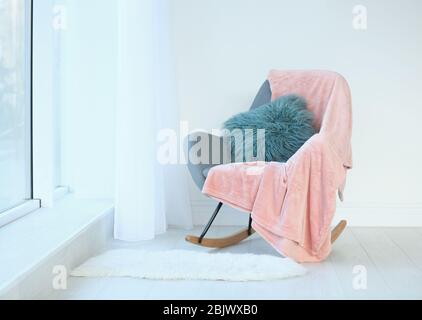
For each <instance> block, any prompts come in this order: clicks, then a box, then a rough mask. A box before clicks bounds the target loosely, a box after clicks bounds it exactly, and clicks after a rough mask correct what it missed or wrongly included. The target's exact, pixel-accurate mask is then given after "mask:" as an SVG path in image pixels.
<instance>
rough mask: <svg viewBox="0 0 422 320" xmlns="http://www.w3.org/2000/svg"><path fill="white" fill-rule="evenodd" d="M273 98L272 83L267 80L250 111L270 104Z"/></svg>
mask: <svg viewBox="0 0 422 320" xmlns="http://www.w3.org/2000/svg"><path fill="white" fill-rule="evenodd" d="M271 96H272V92H271V86H270V82H269V81H268V80H266V81H265V82H264V83H263V85H262V86H261V88H260V89H259V91H258V94H257V95H256V97H255V100H254V101H253V103H252V106H251V109H250V110H253V109H255V108H258V107H261V106H263V105H264V104H267V103H270V102H271Z"/></svg>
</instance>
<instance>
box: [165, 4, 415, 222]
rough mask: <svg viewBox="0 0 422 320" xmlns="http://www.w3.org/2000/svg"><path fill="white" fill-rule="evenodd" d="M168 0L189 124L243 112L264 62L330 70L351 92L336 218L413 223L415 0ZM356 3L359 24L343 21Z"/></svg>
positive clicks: (204, 209) (215, 123)
mask: <svg viewBox="0 0 422 320" xmlns="http://www.w3.org/2000/svg"><path fill="white" fill-rule="evenodd" d="M172 3H173V8H172V30H173V41H174V45H175V48H176V50H175V51H176V61H177V80H178V85H179V87H178V90H179V96H178V99H179V101H178V102H179V104H180V105H181V106H182V115H183V119H184V120H188V121H189V122H190V124H191V129H194V128H196V127H201V128H204V129H208V130H209V129H211V128H218V127H220V125H221V123H222V122H223V121H224V120H225V119H227V118H228V117H229V116H231V115H233V114H235V113H237V112H240V111H244V110H246V109H247V108H248V106H249V105H250V103H251V101H252V99H253V97H254V95H255V93H256V91H257V90H258V88H259V86H260V84H261V83H262V82H263V81H264V79H265V77H266V75H267V72H268V71H269V70H270V69H272V68H278V69H331V70H334V71H338V72H340V73H341V74H343V75H344V76H345V77H346V78H347V79H348V80H349V82H350V85H351V89H352V93H353V99H354V136H353V148H354V160H355V168H354V169H353V170H352V171H351V172H350V175H349V180H348V187H347V190H346V192H347V193H346V202H345V203H344V204H342V207H343V208H342V209H339V210H338V211H339V216H340V217H346V218H348V219H349V220H350V221H351V222H352V224H355V225H382V224H384V225H415V224H422V192H421V191H422V187H421V186H420V183H421V181H422V168H421V164H422V151H421V149H422V143H421V131H420V127H421V125H420V122H421V119H422V100H421V99H420V92H421V87H422V59H421V57H422V42H421V41H420V40H421V37H422V1H419V0H402V1H398V0H364V1H356V0H342V1H337V0H295V1H292V0H289V1H288V0H177V1H173V2H172ZM357 4H362V5H365V6H366V7H367V9H368V29H367V30H366V31H357V30H354V29H353V28H352V17H353V15H352V10H353V7H354V6H355V5H357ZM191 198H192V203H193V209H194V210H193V213H194V215H195V214H196V216H197V219H196V220H197V222H198V221H203V219H204V218H205V216H208V215H209V210H210V204H212V202H211V201H208V200H206V201H204V197H203V196H202V195H201V194H200V193H199V192H198V191H197V190H196V189H195V188H194V187H193V185H192V187H191ZM237 216H239V215H235V214H232V213H230V214H226V217H225V218H224V219H225V221H224V219H223V220H220V222H222V223H233V222H238V221H239V220H238V219H239V218H238V217H237ZM242 219H243V220H242V223H243V221H244V217H242Z"/></svg>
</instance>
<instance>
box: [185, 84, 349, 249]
mask: <svg viewBox="0 0 422 320" xmlns="http://www.w3.org/2000/svg"><path fill="white" fill-rule="evenodd" d="M271 97H272V92H271V86H270V83H269V81H268V80H267V81H265V82H264V84H263V85H262V86H261V88H260V90H259V92H258V94H257V96H256V97H255V100H254V101H253V103H252V106H251V108H250V110H252V109H255V108H258V107H260V106H262V105H265V104H267V103H270V102H271ZM203 139H204V140H203ZM202 140H203V141H207V145H208V149H209V155H208V156H209V157H207V159H212V160H213V161H211V162H212V163H211V164H209V163H206V164H205V163H199V164H198V163H193V162H192V161H191V159H190V157H189V154H190V152H191V149H192V148H194V147H195V146H196V144H197V143H200V142H201V141H202ZM186 144H187V148H185V150H186V152H187V156H186V158H187V159H188V169H189V172H190V175H191V176H192V179H193V181H194V183H195V184H196V186H197V187H198V188H199V189H200V190H202V188H203V186H204V183H205V180H206V178H207V175H208V173H209V171H210V169H211V168H213V167H214V166H217V165H221V164H227V163H230V162H231V161H230V160H231V159H229V158H230V144H229V143H227V141H226V140H225V139H224V138H223V137H220V136H215V135H212V134H209V133H206V132H201V131H199V132H193V133H191V134H190V135H189V136H188V137H187V139H186ZM213 146H216V147H215V148H217V147H218V148H219V150H218V152H214V154H213ZM216 153H217V154H218V158H219V159H215V158H216ZM227 155H229V156H228V157H227ZM208 162H210V161H208ZM222 207H223V203H222V202H220V203H218V205H217V207H216V209H215V211H214V213H213V214H212V216H211V218H210V220H209V221H208V223H207V225H206V226H205V228H204V230H203V232H202V234H201V235H200V236H194V235H188V236H186V241H188V242H190V243H192V244H195V245H199V246H202V247H207V248H225V247H229V246H232V245H235V244H237V243H239V242H241V241H243V240H245V239H247V238H249V237H250V236H251V235H253V234H254V233H255V231H254V230H253V228H252V215H250V216H249V225H248V227H247V228H246V229H244V230H242V231H240V232H238V233H235V234H233V235H231V236H228V237H224V238H206V237H205V236H206V235H207V233H208V231H209V229H210V227H211V226H212V224H213V223H214V221H215V219H216V217H217V215H218V213H219V212H220V210H221V208H222ZM346 226H347V222H346V221H345V220H342V221H341V222H340V223H339V224H338V225H337V226H336V227H335V228H334V229H333V230H332V232H331V243H334V242H335V241H336V240H337V239H338V237H339V236H340V235H341V233H342V232H343V231H344V229H345V228H346Z"/></svg>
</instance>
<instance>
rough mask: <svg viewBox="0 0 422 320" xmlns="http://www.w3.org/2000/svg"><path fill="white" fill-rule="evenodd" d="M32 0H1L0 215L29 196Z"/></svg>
mask: <svg viewBox="0 0 422 320" xmlns="http://www.w3.org/2000/svg"><path fill="white" fill-rule="evenodd" d="M31 177H32V173H31V1H28V0H0V215H1V212H5V211H6V210H7V209H10V208H13V207H16V206H18V205H20V204H22V203H24V202H25V200H28V199H31V198H32V178H31Z"/></svg>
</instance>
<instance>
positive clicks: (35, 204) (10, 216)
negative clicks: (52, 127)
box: [0, 0, 41, 227]
mask: <svg viewBox="0 0 422 320" xmlns="http://www.w3.org/2000/svg"><path fill="white" fill-rule="evenodd" d="M26 1H28V5H27V6H26V10H28V11H26V15H27V17H28V19H29V21H28V27H29V30H27V32H28V33H27V34H28V39H25V41H27V45H28V48H29V52H28V56H27V58H26V59H27V63H28V69H29V73H28V75H29V79H28V82H29V83H28V84H27V88H28V91H29V92H28V103H29V121H28V126H29V128H28V130H29V139H28V140H29V150H28V151H29V171H30V172H29V177H28V178H29V181H28V184H29V188H30V192H29V195H30V198H29V199H27V200H23V201H22V202H21V203H19V204H16V205H15V206H13V207H11V208H9V209H6V210H5V211H0V227H2V226H4V225H6V224H9V223H11V222H13V221H15V220H17V219H19V218H21V217H23V216H25V215H27V214H29V213H31V212H33V211H35V210H37V209H39V208H40V207H41V201H40V200H37V199H34V143H33V142H34V132H33V128H34V123H33V114H34V106H33V105H34V103H33V39H34V1H33V0H26Z"/></svg>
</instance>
